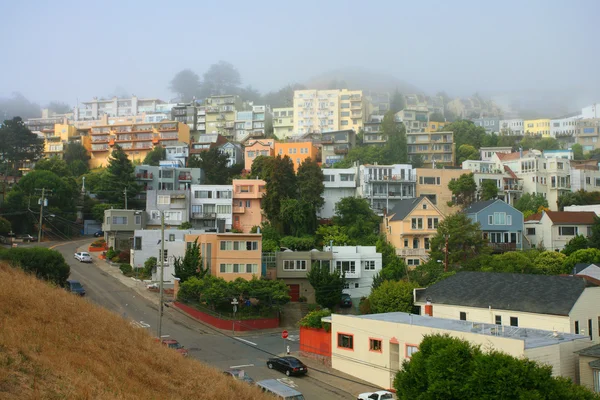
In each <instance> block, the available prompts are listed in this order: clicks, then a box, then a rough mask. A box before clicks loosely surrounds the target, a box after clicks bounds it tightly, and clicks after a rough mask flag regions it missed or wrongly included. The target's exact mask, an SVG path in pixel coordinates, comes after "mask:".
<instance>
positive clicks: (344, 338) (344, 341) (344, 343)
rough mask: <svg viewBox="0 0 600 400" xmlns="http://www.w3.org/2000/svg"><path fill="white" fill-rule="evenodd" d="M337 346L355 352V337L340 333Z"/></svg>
mask: <svg viewBox="0 0 600 400" xmlns="http://www.w3.org/2000/svg"><path fill="white" fill-rule="evenodd" d="M337 345H338V347H340V348H342V349H348V350H354V335H349V334H346V333H338V336H337Z"/></svg>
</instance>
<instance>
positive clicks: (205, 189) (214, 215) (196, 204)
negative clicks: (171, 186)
mask: <svg viewBox="0 0 600 400" xmlns="http://www.w3.org/2000/svg"><path fill="white" fill-rule="evenodd" d="M191 192H192V195H191V210H192V211H191V221H190V222H191V223H192V226H193V228H194V229H203V230H211V231H214V232H219V233H223V232H225V231H229V230H231V228H232V222H233V221H232V220H233V215H232V207H233V186H232V185H192V186H191Z"/></svg>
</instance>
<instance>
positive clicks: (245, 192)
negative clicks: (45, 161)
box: [232, 179, 267, 233]
mask: <svg viewBox="0 0 600 400" xmlns="http://www.w3.org/2000/svg"><path fill="white" fill-rule="evenodd" d="M232 184H233V209H232V212H233V226H232V227H233V229H237V230H238V231H242V232H244V233H248V232H250V230H251V229H252V228H253V227H255V226H260V224H261V223H262V222H263V214H262V209H261V206H260V205H261V201H262V198H263V196H264V194H265V193H266V189H265V186H266V184H267V183H266V182H265V181H263V180H262V179H234V180H233V183H232Z"/></svg>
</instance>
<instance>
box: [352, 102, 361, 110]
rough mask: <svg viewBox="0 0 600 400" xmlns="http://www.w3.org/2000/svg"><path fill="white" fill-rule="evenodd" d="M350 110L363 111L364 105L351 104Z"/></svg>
mask: <svg viewBox="0 0 600 400" xmlns="http://www.w3.org/2000/svg"><path fill="white" fill-rule="evenodd" d="M350 109H351V110H361V109H362V103H351V104H350Z"/></svg>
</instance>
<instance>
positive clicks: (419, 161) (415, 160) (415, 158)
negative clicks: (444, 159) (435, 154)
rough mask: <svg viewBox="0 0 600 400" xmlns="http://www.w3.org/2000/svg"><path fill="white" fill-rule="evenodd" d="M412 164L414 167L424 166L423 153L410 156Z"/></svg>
mask: <svg viewBox="0 0 600 400" xmlns="http://www.w3.org/2000/svg"><path fill="white" fill-rule="evenodd" d="M410 164H411V165H412V167H413V168H423V165H425V161H424V160H423V156H422V155H421V154H413V155H412V156H411V157H410Z"/></svg>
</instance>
